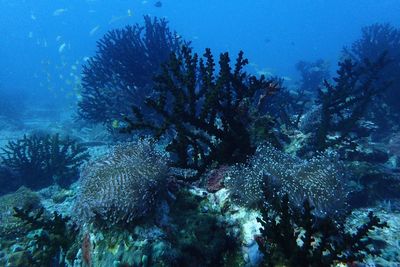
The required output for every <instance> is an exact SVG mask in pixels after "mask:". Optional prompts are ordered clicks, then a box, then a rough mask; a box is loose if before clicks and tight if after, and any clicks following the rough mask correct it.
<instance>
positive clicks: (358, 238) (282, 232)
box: [257, 195, 388, 266]
mask: <svg viewBox="0 0 400 267" xmlns="http://www.w3.org/2000/svg"><path fill="white" fill-rule="evenodd" d="M267 197H268V198H269V196H267ZM272 203H273V204H272V206H269V208H267V207H264V208H263V209H262V210H261V212H262V217H261V218H257V221H258V222H259V223H260V224H261V226H262V228H260V232H261V237H259V238H257V243H258V245H259V247H260V250H261V252H262V253H263V254H264V256H265V258H264V264H265V266H277V265H285V266H332V265H334V264H337V263H340V262H341V263H347V264H352V263H355V262H359V263H360V262H362V261H363V259H364V258H365V257H366V256H367V255H368V254H369V255H378V254H379V253H380V250H379V249H378V248H373V247H372V248H371V245H372V240H371V238H370V237H369V234H370V231H373V230H375V229H379V228H385V227H388V225H387V223H386V222H381V220H380V219H379V218H378V217H376V216H375V215H374V214H373V213H372V212H370V213H369V214H368V221H367V222H366V223H365V224H363V225H361V226H360V227H359V228H357V229H356V231H355V233H349V232H346V231H345V227H344V225H343V223H341V222H335V221H333V220H332V219H331V218H329V217H326V218H323V219H321V218H317V217H315V215H313V214H314V212H313V210H314V207H313V206H312V205H310V203H309V202H308V201H307V200H305V201H304V203H303V206H302V208H301V209H295V210H293V209H291V208H290V207H289V198H288V196H287V195H285V196H283V197H282V198H276V199H275V200H274V201H273V202H272Z"/></svg>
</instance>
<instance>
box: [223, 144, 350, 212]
mask: <svg viewBox="0 0 400 267" xmlns="http://www.w3.org/2000/svg"><path fill="white" fill-rule="evenodd" d="M225 184H226V186H227V187H228V188H229V189H230V190H231V191H232V196H233V197H234V198H235V199H236V200H237V201H238V202H239V203H240V204H244V205H254V204H259V203H260V202H261V201H262V200H263V198H264V191H263V190H264V188H267V189H268V190H269V194H270V197H273V196H281V197H282V196H283V195H286V194H287V195H288V196H289V202H290V205H291V206H293V207H301V205H302V203H303V201H304V200H305V199H309V200H310V201H311V203H312V204H313V205H314V206H316V209H315V210H314V212H315V214H316V215H318V216H325V215H326V214H330V215H334V214H337V213H341V212H343V210H344V208H345V206H346V200H347V194H348V190H347V188H346V185H345V182H344V173H343V170H342V168H341V166H340V165H339V163H338V162H335V158H333V157H332V156H328V155H319V156H316V157H314V158H312V159H310V160H301V159H299V158H296V157H293V156H290V155H287V154H285V153H283V152H281V151H279V150H277V149H276V148H274V147H272V146H271V145H268V144H266V145H262V146H260V147H258V149H257V152H256V154H255V155H254V156H253V157H252V158H251V159H250V161H249V162H248V164H246V165H244V164H238V165H236V166H234V167H233V168H232V169H231V170H230V172H229V174H228V177H227V178H226V181H225Z"/></svg>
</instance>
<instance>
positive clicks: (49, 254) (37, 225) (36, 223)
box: [14, 208, 78, 266]
mask: <svg viewBox="0 0 400 267" xmlns="http://www.w3.org/2000/svg"><path fill="white" fill-rule="evenodd" d="M46 213H47V212H46V211H45V210H44V208H41V209H40V210H39V211H37V212H33V211H32V209H31V208H26V209H23V208H14V216H15V217H16V218H19V219H20V220H21V221H22V222H24V223H25V224H26V226H27V228H28V229H29V231H32V232H35V234H34V236H33V237H34V239H33V240H32V241H31V242H29V244H28V246H27V247H25V248H24V249H25V250H26V251H31V252H32V257H29V260H28V261H29V266H54V264H55V259H57V261H58V262H57V264H60V265H62V264H65V260H66V258H68V257H69V256H70V253H68V252H69V249H71V248H72V245H73V243H74V242H75V241H76V237H77V235H78V229H77V227H76V226H75V225H74V224H73V223H72V222H71V220H70V218H69V217H67V216H65V217H63V216H62V215H61V214H59V213H57V212H54V213H53V214H52V215H49V214H46ZM60 255H65V256H64V257H61V256H60ZM58 257H59V258H58ZM69 260H71V259H69Z"/></svg>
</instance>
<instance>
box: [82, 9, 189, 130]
mask: <svg viewBox="0 0 400 267" xmlns="http://www.w3.org/2000/svg"><path fill="white" fill-rule="evenodd" d="M183 44H188V43H187V42H185V41H183V40H182V38H181V37H180V36H179V35H178V34H177V33H176V32H172V31H171V30H170V29H169V27H168V22H167V21H166V20H165V19H157V18H154V19H151V17H150V16H145V17H144V26H141V25H139V24H135V25H132V26H126V27H125V28H123V29H116V30H111V31H109V32H107V33H106V34H105V35H104V37H103V38H102V39H100V40H99V41H98V42H97V52H96V55H95V56H93V57H91V58H90V59H89V60H88V61H87V63H86V64H85V65H84V66H83V73H82V76H83V77H82V86H83V88H82V92H81V98H80V100H79V103H78V113H79V115H80V117H82V118H83V119H86V120H89V121H92V122H97V123H107V124H108V123H109V124H111V123H112V122H113V121H116V122H117V121H120V120H122V119H123V117H124V116H127V115H128V114H129V113H130V111H131V110H130V108H131V106H132V105H138V106H141V107H142V108H145V106H144V105H143V103H144V99H145V97H147V96H148V95H149V94H150V93H151V90H152V88H153V76H154V75H156V74H157V73H159V71H160V70H161V64H162V63H164V62H165V61H167V60H168V58H169V55H170V54H171V53H173V52H174V53H178V52H179V50H180V47H181V46H182V45H183Z"/></svg>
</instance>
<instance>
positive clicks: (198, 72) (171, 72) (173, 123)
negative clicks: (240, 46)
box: [123, 46, 278, 173]
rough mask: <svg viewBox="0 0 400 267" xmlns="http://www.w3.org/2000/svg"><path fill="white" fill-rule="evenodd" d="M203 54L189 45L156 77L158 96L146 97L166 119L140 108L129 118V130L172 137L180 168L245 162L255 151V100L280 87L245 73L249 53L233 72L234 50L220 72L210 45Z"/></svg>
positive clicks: (221, 61) (222, 58) (172, 149)
mask: <svg viewBox="0 0 400 267" xmlns="http://www.w3.org/2000/svg"><path fill="white" fill-rule="evenodd" d="M203 56H204V57H203V58H199V57H198V55H197V54H193V53H192V51H191V49H190V48H188V47H186V46H184V47H183V48H182V50H181V52H180V53H179V54H172V55H171V58H170V61H169V62H167V63H166V64H164V65H163V67H162V72H161V74H160V75H158V76H156V77H155V79H154V80H155V88H154V90H155V91H156V94H155V95H154V96H153V97H149V98H147V100H146V105H147V107H149V108H151V109H152V110H153V111H154V112H156V113H157V114H158V116H160V117H161V118H162V119H161V121H154V120H151V118H149V116H146V114H144V112H143V111H142V110H141V109H139V108H138V107H134V108H133V115H134V118H126V121H127V122H128V124H129V125H128V127H127V128H125V129H123V130H124V131H125V132H131V131H134V130H138V129H147V130H151V131H153V133H154V134H155V135H156V136H157V137H161V136H165V137H168V136H169V138H172V140H171V142H170V144H169V146H168V147H167V148H168V150H169V151H170V152H172V153H174V154H175V155H176V157H177V161H176V166H178V167H184V168H187V167H191V168H194V169H195V170H197V171H199V173H202V172H204V171H205V169H206V168H207V167H208V166H210V164H212V163H216V164H224V163H227V164H231V163H234V162H242V161H244V160H245V159H246V157H247V155H249V154H251V153H252V152H253V151H254V148H253V145H252V144H251V141H250V133H249V129H248V128H249V125H250V123H249V122H251V120H252V118H251V112H250V109H251V107H250V106H249V103H256V102H257V101H256V100H255V98H257V96H259V95H264V96H270V95H272V94H273V92H275V91H276V90H278V87H277V86H276V84H275V83H274V81H272V80H266V79H265V78H264V77H261V78H260V79H257V78H256V77H253V76H250V75H248V74H247V73H246V72H244V71H243V67H244V66H245V65H246V64H247V63H248V61H247V59H245V58H244V57H243V52H240V53H239V55H238V58H237V60H236V63H235V66H234V69H233V70H232V68H231V67H230V58H229V55H228V53H223V54H221V55H220V58H219V72H218V74H215V65H216V64H215V62H214V58H213V56H212V53H211V50H210V49H206V51H205V53H204V55H203ZM249 100H250V101H249Z"/></svg>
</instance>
